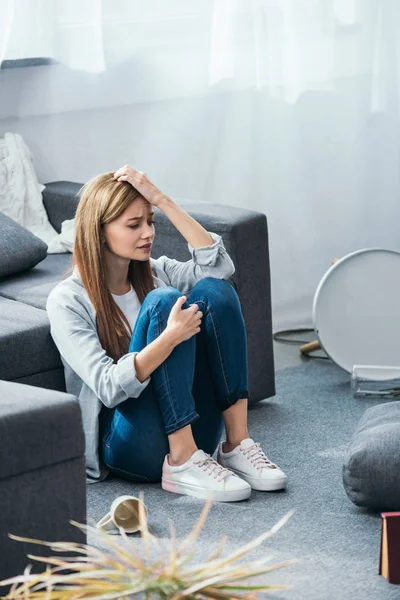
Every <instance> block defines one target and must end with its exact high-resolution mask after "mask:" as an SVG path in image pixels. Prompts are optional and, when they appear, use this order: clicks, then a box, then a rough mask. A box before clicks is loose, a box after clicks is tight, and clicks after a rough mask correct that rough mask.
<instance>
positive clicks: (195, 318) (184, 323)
mask: <svg viewBox="0 0 400 600" xmlns="http://www.w3.org/2000/svg"><path fill="white" fill-rule="evenodd" d="M185 302H186V296H181V297H180V298H178V300H177V301H176V302H175V304H174V306H173V307H172V309H171V312H170V314H169V317H168V322H167V327H166V330H168V331H169V333H170V334H171V336H172V337H173V338H174V340H175V342H176V344H180V343H181V342H184V341H186V340H188V339H190V338H191V337H192V336H193V335H196V333H199V332H200V325H201V318H202V316H203V313H202V312H201V311H200V310H199V307H198V305H197V304H191V305H190V306H189V308H185V309H183V308H182V306H183V305H184V303H185Z"/></svg>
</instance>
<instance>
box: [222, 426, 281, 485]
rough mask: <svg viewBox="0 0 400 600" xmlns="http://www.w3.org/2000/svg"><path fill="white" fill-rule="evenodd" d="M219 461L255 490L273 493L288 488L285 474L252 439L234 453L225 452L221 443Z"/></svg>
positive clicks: (241, 444)
mask: <svg viewBox="0 0 400 600" xmlns="http://www.w3.org/2000/svg"><path fill="white" fill-rule="evenodd" d="M217 460H218V462H219V464H220V465H222V466H223V467H225V468H226V469H229V470H230V471H233V473H236V475H238V476H239V477H241V478H242V479H244V480H245V481H247V482H248V483H249V484H250V485H251V487H252V489H253V490H261V491H263V492H272V491H275V490H282V489H285V488H286V483H287V477H286V475H285V473H284V472H283V471H281V469H280V468H279V467H278V466H277V465H275V464H274V463H272V462H271V461H270V460H269V459H268V458H267V457H266V456H265V454H264V452H263V451H262V448H261V447H260V444H256V443H255V442H254V441H253V440H252V439H250V438H247V439H245V440H243V441H242V442H241V443H240V445H239V446H236V448H235V449H234V450H232V452H223V451H222V442H221V444H220V446H219V449H218V457H217Z"/></svg>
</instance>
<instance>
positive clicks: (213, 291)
mask: <svg viewBox="0 0 400 600" xmlns="http://www.w3.org/2000/svg"><path fill="white" fill-rule="evenodd" d="M191 294H193V296H194V297H195V298H194V302H196V298H199V300H200V299H202V298H204V299H206V300H207V301H208V302H210V301H211V302H213V307H214V306H215V307H216V308H218V307H226V306H234V307H235V308H237V307H238V305H239V306H240V303H239V296H238V295H237V293H236V290H235V288H234V287H233V286H232V285H231V284H230V283H229V282H228V281H226V280H225V279H217V278H216V277H205V278H204V279H200V281H198V282H197V283H196V284H195V286H194V287H193V289H192V291H191ZM214 302H215V304H214Z"/></svg>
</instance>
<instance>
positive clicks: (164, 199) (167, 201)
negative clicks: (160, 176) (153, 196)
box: [155, 194, 174, 210]
mask: <svg viewBox="0 0 400 600" xmlns="http://www.w3.org/2000/svg"><path fill="white" fill-rule="evenodd" d="M172 204H174V201H173V200H172V198H170V197H169V196H167V195H166V194H162V196H161V197H160V199H159V200H157V204H155V206H157V208H159V209H160V210H163V209H164V208H165V207H166V206H170V205H172Z"/></svg>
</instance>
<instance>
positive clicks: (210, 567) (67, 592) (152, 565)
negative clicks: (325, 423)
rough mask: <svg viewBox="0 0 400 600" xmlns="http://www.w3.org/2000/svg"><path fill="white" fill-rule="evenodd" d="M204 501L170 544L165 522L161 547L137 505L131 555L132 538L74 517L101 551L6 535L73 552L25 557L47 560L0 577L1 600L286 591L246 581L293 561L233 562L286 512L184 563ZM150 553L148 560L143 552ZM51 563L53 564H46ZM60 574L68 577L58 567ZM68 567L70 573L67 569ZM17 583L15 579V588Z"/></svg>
mask: <svg viewBox="0 0 400 600" xmlns="http://www.w3.org/2000/svg"><path fill="white" fill-rule="evenodd" d="M210 508H211V503H210V502H208V503H207V504H206V505H205V506H204V509H203V511H202V513H201V515H200V518H199V520H198V521H197V523H196V525H195V526H194V528H193V530H192V531H191V533H190V534H189V535H188V536H187V538H186V539H185V540H184V541H183V542H182V543H181V544H178V543H177V540H176V535H175V530H174V528H173V525H172V523H171V522H170V531H171V537H170V539H169V540H168V548H161V544H160V540H159V539H157V538H156V537H155V536H154V535H152V533H150V531H149V527H148V523H147V517H146V514H145V511H144V510H143V507H140V510H139V519H140V528H141V529H140V535H141V543H142V548H143V552H139V551H138V549H137V547H136V545H135V543H134V540H132V539H130V538H129V537H128V536H127V534H126V533H125V532H124V531H123V530H122V529H120V533H121V535H122V537H123V538H124V539H125V540H126V544H125V543H124V544H119V543H116V542H115V541H113V539H112V536H110V535H109V534H108V533H106V532H105V531H101V530H98V529H96V528H95V527H91V526H88V525H83V524H80V523H77V522H75V521H70V523H71V524H73V525H74V526H76V527H78V528H80V529H82V530H84V531H85V530H86V531H92V532H94V533H96V534H97V535H99V536H101V537H102V539H103V540H104V542H105V546H106V550H105V551H101V550H100V549H99V548H96V547H93V546H89V545H86V544H78V543H75V542H74V543H69V542H44V541H41V540H34V539H29V538H22V537H18V536H15V535H12V534H9V536H10V537H11V538H12V539H15V540H18V541H23V542H31V543H34V544H41V545H44V546H49V547H50V548H51V549H52V550H53V551H55V552H76V553H78V554H81V555H82V556H81V557H79V558H77V557H65V556H64V557H54V556H51V557H42V556H33V555H31V554H28V557H29V558H31V559H33V560H37V561H40V562H44V563H47V566H46V571H45V572H43V573H40V574H34V575H33V574H30V570H31V568H32V565H28V566H27V567H26V569H25V571H24V574H23V575H18V576H16V577H12V578H11V579H7V580H4V581H0V585H11V584H12V585H11V588H10V590H9V592H8V594H7V596H3V597H2V598H3V599H4V600H11V599H13V600H14V599H24V600H29V599H32V600H34V599H35V600H36V599H37V600H78V599H81V598H82V599H85V598H88V599H89V598H90V599H91V600H92V599H93V600H113V599H117V598H118V599H119V598H124V597H133V598H134V597H138V598H144V599H146V600H147V599H160V600H165V599H167V598H168V599H172V600H181V599H187V600H203V599H207V598H209V599H213V600H228V599H229V600H235V599H241V600H243V599H247V600H250V599H255V598H259V597H260V596H259V595H258V593H259V592H260V593H261V592H266V591H272V590H280V589H286V588H287V586H278V585H267V584H265V583H264V584H262V583H260V584H258V585H257V584H251V583H250V582H249V580H250V579H254V578H255V577H260V576H262V575H265V574H267V573H270V572H272V571H275V570H277V569H281V568H282V567H286V566H288V565H290V564H293V563H294V562H296V561H293V560H291V561H285V562H283V563H279V564H274V565H270V564H269V562H270V558H268V557H267V558H262V559H259V560H256V561H254V562H241V563H240V562H239V563H238V562H237V561H238V559H241V558H243V557H244V556H246V555H247V554H248V553H249V552H250V551H251V550H254V549H255V548H257V547H258V546H260V544H261V543H262V542H263V541H264V540H266V539H267V538H269V537H271V536H272V535H274V534H275V533H276V532H277V531H278V529H280V528H281V527H282V526H283V525H284V524H285V523H286V522H287V521H288V520H289V518H290V517H291V516H292V512H290V513H288V514H287V515H286V516H285V517H283V519H281V520H280V521H279V522H278V523H277V524H276V525H275V526H274V527H272V529H270V530H269V531H267V532H265V533H264V534H262V535H260V536H259V537H257V538H256V539H254V540H253V541H251V542H249V543H248V544H245V545H244V546H242V547H241V548H239V549H238V550H235V551H234V552H232V553H231V554H229V555H228V556H225V557H223V556H222V552H223V549H224V545H225V542H226V538H223V539H222V540H221V542H220V544H219V546H218V549H217V550H216V551H215V552H214V553H213V554H211V555H210V556H209V557H208V559H207V560H206V561H204V562H197V564H195V565H193V564H192V565H190V564H188V563H189V562H190V561H191V560H192V559H193V558H194V557H195V554H196V542H197V539H198V536H199V533H200V530H201V528H202V527H203V525H204V523H205V521H206V519H207V516H208V513H209V511H210ZM152 552H153V554H154V553H155V555H154V556H153V557H152V556H151V553H152ZM50 565H53V568H52V567H51V566H50ZM64 570H65V571H68V574H66V573H61V571H64ZM71 572H72V573H71ZM18 584H20V585H19V586H18Z"/></svg>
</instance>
